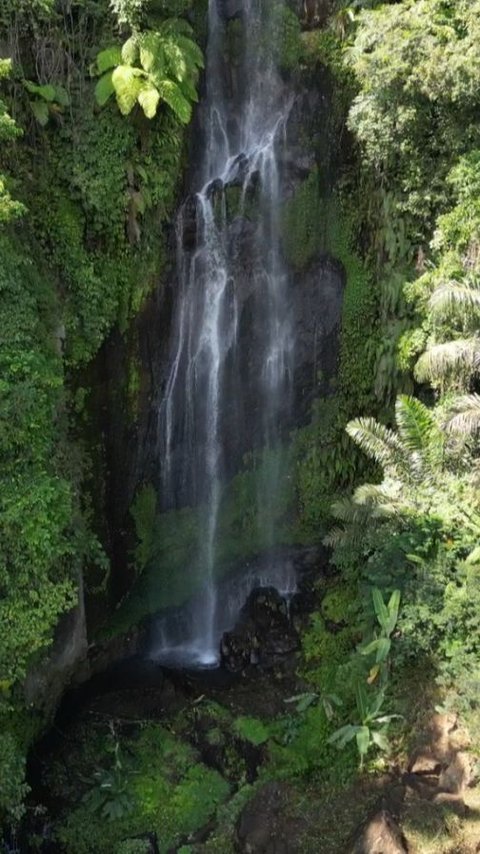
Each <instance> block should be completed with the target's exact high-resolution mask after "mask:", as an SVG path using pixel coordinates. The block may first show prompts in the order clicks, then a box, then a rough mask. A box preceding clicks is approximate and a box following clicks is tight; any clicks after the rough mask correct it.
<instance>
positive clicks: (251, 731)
mask: <svg viewBox="0 0 480 854" xmlns="http://www.w3.org/2000/svg"><path fill="white" fill-rule="evenodd" d="M233 728H234V731H235V732H236V733H237V735H239V736H240V738H243V739H245V741H249V742H250V743H251V744H254V745H255V746H256V747H258V746H259V745H260V744H265V742H266V741H268V739H269V737H270V732H269V729H268V727H266V726H265V724H264V723H263V721H261V720H258V718H248V717H240V718H237V719H236V721H235V723H234V725H233Z"/></svg>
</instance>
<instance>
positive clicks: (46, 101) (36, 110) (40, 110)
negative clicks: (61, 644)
mask: <svg viewBox="0 0 480 854" xmlns="http://www.w3.org/2000/svg"><path fill="white" fill-rule="evenodd" d="M23 85H24V87H25V89H26V90H27V92H28V93H29V94H30V95H33V96H34V99H33V100H31V101H30V107H31V110H32V113H33V115H34V116H35V118H36V120H37V122H38V123H39V124H40V125H41V126H42V127H45V125H46V124H47V122H48V120H49V119H50V117H51V116H59V115H61V114H62V113H63V111H64V108H65V107H68V106H70V97H69V94H68V92H67V90H66V89H65V87H64V86H55V85H53V84H51V83H45V84H43V85H39V84H38V83H33V82H32V81H31V80H24V81H23Z"/></svg>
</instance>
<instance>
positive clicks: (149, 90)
mask: <svg viewBox="0 0 480 854" xmlns="http://www.w3.org/2000/svg"><path fill="white" fill-rule="evenodd" d="M191 35H192V28H191V27H190V25H189V24H188V23H187V22H186V21H183V20H181V19H178V18H170V19H169V20H167V21H164V23H163V24H162V25H161V27H160V29H158V30H147V31H145V32H142V33H139V32H134V33H133V34H132V35H131V36H130V38H129V39H128V40H127V41H126V42H125V44H124V45H123V47H122V48H120V47H118V46H115V47H111V48H107V49H106V50H102V51H101V52H100V53H99V54H98V56H97V59H96V64H95V67H94V72H95V73H96V74H101V75H102V76H101V77H100V79H99V81H98V83H97V85H96V87H95V97H96V100H97V103H98V104H99V105H100V106H103V105H104V104H106V103H107V101H108V100H109V98H110V97H111V96H112V95H113V94H115V96H116V100H117V104H118V107H119V109H120V112H121V113H122V114H123V115H128V114H129V113H131V111H132V110H133V108H134V106H135V105H136V104H137V103H138V104H139V105H140V107H141V108H142V110H143V112H144V113H145V115H146V117H147V118H148V119H152V118H153V117H154V116H155V115H156V112H157V109H158V106H159V104H160V103H161V102H162V101H164V102H165V103H166V104H167V105H168V106H169V107H170V109H171V110H173V112H174V113H175V115H176V116H177V117H178V118H179V119H180V121H181V122H183V123H184V124H187V123H188V122H189V121H190V118H191V115H192V102H193V101H196V100H197V90H196V83H197V79H198V72H199V69H200V68H202V67H203V55H202V51H201V50H200V48H199V47H198V45H197V44H196V43H195V42H194V41H193V39H192V38H191Z"/></svg>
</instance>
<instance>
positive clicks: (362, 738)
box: [355, 726, 370, 759]
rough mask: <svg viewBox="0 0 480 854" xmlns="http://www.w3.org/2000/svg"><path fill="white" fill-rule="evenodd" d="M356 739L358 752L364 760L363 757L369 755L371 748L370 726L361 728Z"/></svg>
mask: <svg viewBox="0 0 480 854" xmlns="http://www.w3.org/2000/svg"><path fill="white" fill-rule="evenodd" d="M355 738H356V740H357V748H358V752H359V754H360V757H361V758H362V759H363V757H364V756H366V755H367V753H368V748H369V746H370V730H369V728H368V726H361V727H359V728H358V731H357V732H356V734H355Z"/></svg>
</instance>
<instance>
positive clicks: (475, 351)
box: [415, 338, 480, 382]
mask: <svg viewBox="0 0 480 854" xmlns="http://www.w3.org/2000/svg"><path fill="white" fill-rule="evenodd" d="M479 367H480V339H478V338H459V339H457V340H455V341H447V342H445V343H444V344H435V345H434V346H433V347H430V348H429V349H428V350H427V351H426V352H425V353H423V354H422V356H420V358H419V360H418V362H417V364H416V365H415V377H416V378H417V380H418V381H419V382H426V381H432V380H441V379H445V378H447V377H452V378H458V379H461V378H466V377H469V376H471V375H472V374H474V373H476V371H478V368H479Z"/></svg>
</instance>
